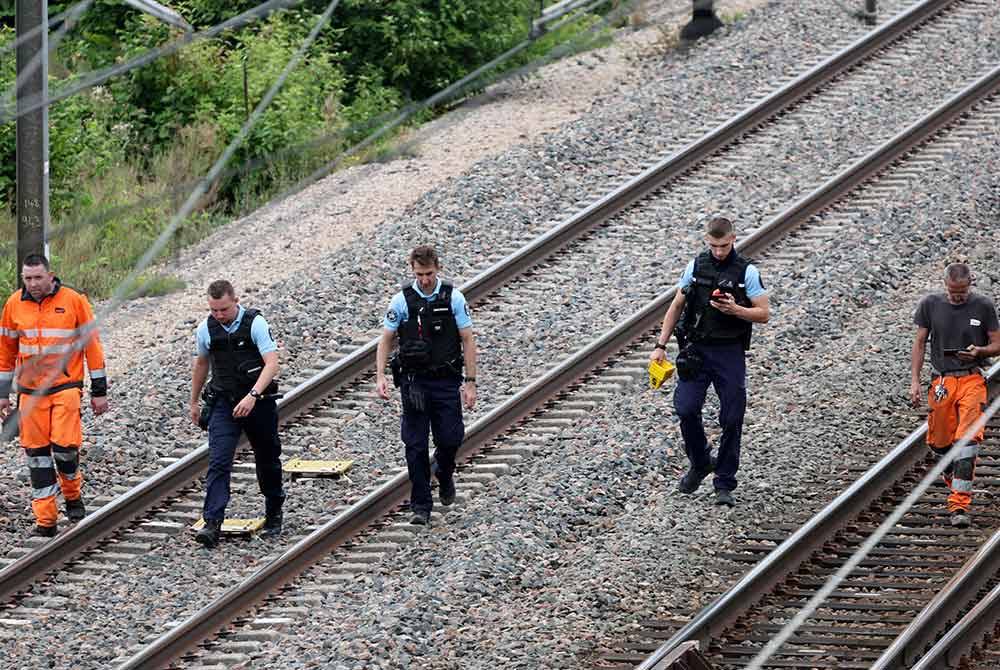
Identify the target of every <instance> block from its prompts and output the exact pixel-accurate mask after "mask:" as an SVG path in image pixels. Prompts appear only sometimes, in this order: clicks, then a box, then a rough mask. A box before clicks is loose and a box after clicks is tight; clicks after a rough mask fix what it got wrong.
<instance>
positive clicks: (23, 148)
mask: <svg viewBox="0 0 1000 670" xmlns="http://www.w3.org/2000/svg"><path fill="white" fill-rule="evenodd" d="M14 21H15V35H16V38H21V37H22V36H23V35H27V34H28V33H29V32H31V31H32V30H34V31H35V34H34V35H33V36H32V37H31V38H29V39H27V40H25V41H24V42H23V43H20V44H18V46H17V82H18V83H17V108H18V109H17V112H18V117H17V122H16V123H17V131H16V132H17V144H16V160H17V177H16V178H17V206H16V208H15V209H16V215H17V268H16V269H15V272H17V274H18V281H20V274H21V266H22V265H23V261H24V259H25V257H26V256H28V255H30V254H45V255H46V257H47V256H48V251H49V243H48V242H49V240H48V237H49V107H48V105H43V106H42V107H39V108H38V109H36V110H33V111H30V112H27V113H25V114H22V113H21V109H22V106H24V107H27V106H29V105H30V103H32V102H34V101H35V100H47V99H48V97H49V29H48V25H49V9H48V0H17V6H16V8H15V18H14ZM36 58H37V65H36V66H35V67H34V68H31V67H30V66H31V62H32V60H34V59H36ZM22 73H23V78H22ZM22 103H25V104H23V105H22Z"/></svg>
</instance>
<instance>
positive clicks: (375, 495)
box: [119, 68, 1000, 670]
mask: <svg viewBox="0 0 1000 670" xmlns="http://www.w3.org/2000/svg"><path fill="white" fill-rule="evenodd" d="M984 81H987V82H988V83H989V86H987V85H986V84H984ZM997 86H1000V68H998V69H997V70H995V71H994V72H993V73H991V75H988V76H987V77H984V78H983V79H981V80H980V81H978V82H977V83H976V84H973V85H972V86H969V87H967V88H966V89H964V90H963V91H962V92H961V93H959V94H958V95H956V96H954V97H953V98H952V99H951V100H949V101H948V102H946V103H945V104H943V105H941V106H940V107H938V108H937V109H935V110H934V112H932V113H931V114H929V115H928V116H926V117H924V118H923V119H921V120H920V121H918V122H917V123H915V124H913V125H912V126H910V127H909V128H907V129H906V130H904V131H903V132H901V133H899V134H898V135H896V136H895V137H893V138H892V139H890V140H889V141H888V142H887V143H886V144H885V145H883V146H882V147H879V148H878V149H876V150H874V151H872V152H871V153H869V154H868V155H867V156H865V157H864V158H862V159H860V160H859V161H857V162H856V163H855V164H854V165H852V166H851V167H849V168H848V169H846V170H844V171H843V172H842V173H840V174H839V175H837V176H836V177H834V178H833V179H831V180H830V181H829V182H828V183H827V184H825V185H823V186H822V187H820V188H818V189H816V190H814V191H813V192H812V193H811V194H809V195H808V196H806V197H805V198H802V199H801V200H800V201H798V202H796V203H795V204H793V205H792V206H791V207H790V208H788V209H787V210H785V211H784V212H783V213H781V214H779V215H778V216H776V217H775V218H773V219H772V220H771V221H769V222H768V223H767V224H765V225H764V226H762V227H761V228H760V229H759V230H758V231H756V232H755V233H754V234H753V235H750V236H748V237H747V238H746V239H744V240H742V241H741V242H739V243H738V244H737V245H736V246H737V248H738V249H739V250H740V252H741V253H744V254H747V255H752V254H756V253H759V252H761V251H763V250H764V249H766V248H767V247H769V246H771V245H772V244H773V243H775V242H776V241H778V240H780V239H781V237H782V236H783V235H787V234H788V233H790V232H791V231H793V230H795V229H797V228H798V227H800V226H801V225H802V224H804V223H805V222H807V221H808V220H809V218H810V217H812V216H813V215H814V214H816V213H817V212H819V211H821V210H823V209H825V208H826V207H828V206H829V205H830V204H831V203H832V202H834V201H835V200H837V199H838V198H840V197H843V196H844V195H846V194H848V193H850V192H851V191H852V190H854V189H855V188H857V186H859V185H860V184H862V183H864V181H866V180H867V179H869V178H870V177H871V176H872V175H873V174H876V173H877V172H879V171H880V170H883V169H885V168H886V167H888V166H889V165H891V164H892V163H893V162H894V161H896V160H898V159H899V158H901V157H902V156H904V155H905V154H906V153H907V152H909V151H911V150H912V149H913V148H914V147H916V146H917V145H919V144H920V143H922V142H924V141H925V140H927V139H928V138H929V137H930V136H932V135H933V134H935V133H936V132H938V131H939V130H940V129H941V128H942V127H943V126H944V125H947V123H949V122H951V121H953V120H954V119H955V118H956V117H957V116H959V115H960V114H962V113H964V112H965V111H967V110H968V108H969V107H970V106H971V104H973V103H974V102H975V101H978V100H979V99H981V98H982V97H983V96H984V95H988V92H983V91H984V90H987V89H988V91H992V90H994V89H995V88H996V87H997ZM675 294H676V288H671V289H669V290H667V291H665V292H663V293H661V294H660V295H659V296H658V297H657V298H655V299H654V300H652V301H650V302H649V303H647V304H646V305H645V306H644V307H642V308H641V309H639V310H638V311H637V312H635V313H634V314H632V315H631V316H630V317H629V318H628V319H627V320H625V321H624V322H622V323H620V324H619V325H617V326H615V327H614V328H612V329H611V330H610V331H608V332H606V333H605V334H604V335H603V336H601V337H600V338H598V339H597V340H595V341H593V342H591V343H590V344H589V345H587V346H586V347H584V348H583V349H581V350H580V351H578V352H577V353H575V354H573V355H571V356H569V357H568V358H567V359H566V360H564V361H563V362H562V363H560V364H558V365H557V366H556V367H554V368H552V369H551V370H550V371H548V372H547V373H545V374H543V375H542V376H541V377H540V378H538V379H537V380H535V381H534V382H532V383H531V384H529V385H528V386H527V387H525V388H524V389H522V390H521V391H519V392H518V393H517V394H516V395H514V396H513V397H511V398H509V399H508V400H507V401H506V402H504V403H503V404H501V405H500V406H498V407H496V408H495V409H493V410H492V411H491V412H489V413H488V414H487V415H485V416H483V417H482V418H480V419H479V420H478V421H476V422H475V423H474V424H473V425H472V426H471V427H470V428H469V430H468V431H467V433H466V437H465V441H464V442H463V444H462V447H461V448H460V449H459V451H458V456H457V460H458V461H466V460H468V459H469V458H471V457H472V456H474V455H475V454H476V453H478V452H479V451H481V450H482V449H483V448H484V447H485V446H486V445H487V444H488V443H489V441H490V440H491V439H493V438H494V437H496V436H498V435H501V434H503V433H504V432H506V431H508V430H510V429H511V428H512V427H514V426H515V425H516V424H517V423H518V422H519V421H521V420H522V419H524V418H525V417H527V416H529V415H530V414H531V413H532V412H534V411H536V410H538V409H540V408H541V407H542V406H544V405H545V404H546V403H547V402H549V401H550V400H552V399H553V398H555V397H557V396H558V395H559V394H560V393H562V392H563V391H565V390H566V388H567V387H569V386H571V385H573V384H574V383H576V382H578V381H579V380H580V379H582V378H583V377H585V376H586V375H588V374H590V373H591V372H593V371H594V370H595V369H597V368H599V367H601V366H603V365H605V364H606V362H607V361H608V359H610V358H611V357H613V356H614V355H616V354H617V353H619V352H620V351H621V350H622V349H623V348H624V347H626V346H628V344H629V343H631V342H633V341H634V340H636V339H637V338H639V337H641V336H642V335H643V334H645V333H646V332H647V331H649V330H650V329H651V328H653V327H654V326H655V325H656V324H657V323H658V322H659V319H660V318H661V317H662V314H663V312H664V310H665V309H666V308H667V306H668V305H669V304H670V302H671V301H672V300H673V298H674V296H675ZM997 370H1000V364H998V365H997V366H994V368H993V369H991V370H990V373H989V374H990V378H992V376H993V375H994V374H996V372H997ZM926 430H927V426H926V423H924V424H923V425H922V426H921V428H919V429H918V430H916V431H914V432H913V433H912V434H911V435H910V436H909V437H907V438H906V439H905V440H903V442H901V443H900V444H899V445H898V446H897V447H896V448H895V449H893V451H892V452H891V453H890V454H889V455H888V456H886V457H885V458H883V459H882V461H880V463H879V464H878V465H877V466H876V467H875V468H873V469H872V470H870V471H869V472H868V473H866V474H865V475H864V476H862V478H861V479H859V480H858V481H857V482H855V484H853V485H852V486H851V487H850V488H848V490H847V491H845V492H844V493H842V494H841V495H840V496H839V497H838V498H837V499H836V500H835V501H834V502H833V503H831V504H830V505H829V506H828V507H827V508H826V509H824V510H823V511H822V512H820V514H818V515H817V516H816V517H814V519H813V520H811V521H810V522H809V523H808V524H806V526H804V527H803V528H802V529H800V530H799V531H798V532H797V533H796V534H795V535H793V536H792V538H790V539H789V540H787V541H786V542H784V543H783V544H782V545H781V546H779V547H778V548H777V549H776V550H775V551H774V552H772V554H770V555H769V556H768V558H767V559H765V561H763V562H762V563H761V564H758V566H757V567H756V568H755V569H754V570H753V571H751V573H750V574H749V575H748V576H747V577H746V578H744V579H743V580H741V582H740V583H739V584H738V585H737V586H736V587H734V588H733V589H731V590H730V591H728V592H727V593H726V594H724V595H723V596H722V597H721V598H720V600H719V601H717V603H716V604H715V605H713V606H712V607H710V608H709V610H711V613H710V614H708V615H706V614H704V613H703V614H702V615H699V617H696V619H695V621H693V622H692V623H690V624H688V626H685V628H684V629H682V630H681V631H680V632H679V633H678V634H677V635H675V636H674V637H673V638H671V640H669V641H668V642H667V643H666V644H664V645H663V646H662V647H661V648H660V649H659V650H658V651H657V652H656V653H654V655H653V656H651V657H650V658H649V659H647V662H644V663H643V665H641V666H640V668H650V669H652V668H653V667H656V666H657V664H658V663H660V661H662V660H663V659H664V658H666V657H667V656H669V655H671V654H672V653H673V652H674V651H675V650H676V649H677V648H679V647H680V646H681V645H683V644H684V643H686V642H688V641H690V640H699V639H702V638H705V637H707V634H708V633H709V632H710V631H713V632H714V631H716V630H718V629H719V627H720V626H721V625H723V622H727V623H728V622H729V621H731V620H732V619H734V618H735V617H736V616H738V615H739V613H740V612H742V611H743V609H745V608H746V607H747V606H749V605H750V604H751V603H752V602H754V601H756V599H757V598H759V597H760V596H761V595H763V594H764V593H765V592H766V591H768V590H770V588H771V586H773V585H774V584H775V583H777V581H780V579H781V578H783V577H784V576H785V574H787V572H788V570H789V569H790V568H789V566H790V565H791V564H792V563H794V565H795V566H797V565H798V564H799V563H800V562H801V561H803V560H805V559H806V558H808V556H809V555H811V554H812V553H813V551H814V550H815V549H816V548H817V547H818V546H820V545H821V544H822V543H823V542H824V541H825V540H826V538H827V537H829V535H830V534H832V532H833V531H834V530H836V529H838V528H840V527H841V526H842V525H843V523H844V520H845V518H851V517H853V516H854V515H855V514H857V513H858V512H860V511H861V510H862V509H864V508H865V507H867V506H868V505H869V504H870V502H871V501H872V500H874V499H875V498H876V497H877V496H878V495H880V494H881V493H882V491H884V489H885V488H886V487H887V486H888V485H889V484H891V483H893V482H895V481H896V480H898V479H899V477H901V476H902V475H903V474H905V473H906V472H908V471H909V470H910V469H911V468H912V466H913V465H914V464H915V463H916V461H917V460H919V459H920V458H922V457H923V451H922V450H919V449H914V448H913V447H914V445H916V444H918V443H919V442H920V440H921V438H922V437H923V436H924V434H925V433H926ZM409 491H410V483H409V479H408V476H407V473H405V472H402V473H400V474H399V475H397V476H396V477H395V478H393V479H392V480H391V481H389V482H387V483H386V484H384V485H382V486H381V487H379V488H378V489H377V490H375V491H373V492H371V493H369V494H368V495H366V496H365V497H364V498H363V499H361V500H359V501H358V502H357V503H355V504H354V505H352V506H351V507H350V508H349V509H347V510H346V511H344V512H343V513H341V514H340V515H338V516H337V517H336V518H334V519H332V520H331V521H329V522H328V523H326V524H325V525H323V526H322V527H320V528H318V529H317V530H315V531H314V532H313V533H311V534H310V535H309V536H308V537H306V538H304V539H303V540H301V541H300V542H299V543H298V544H296V545H294V546H292V547H290V548H289V549H288V550H287V551H285V552H284V553H283V554H282V555H281V556H280V557H279V558H277V559H275V561H273V562H272V563H270V564H268V565H267V566H265V567H264V568H262V569H260V570H259V571H258V572H256V573H254V574H253V575H251V576H250V577H248V578H247V579H246V580H244V581H243V582H242V583H241V584H239V585H237V586H235V587H233V588H232V589H230V590H229V591H227V592H226V593H225V594H223V595H222V597H221V598H219V599H218V600H216V601H215V602H213V603H211V604H209V605H208V606H206V607H205V608H203V609H202V610H200V611H199V612H196V613H195V614H193V615H191V616H190V617H189V618H188V619H186V620H185V621H183V622H181V623H180V624H179V625H177V626H176V627H174V628H172V629H171V630H170V631H169V632H167V633H165V634H164V635H163V636H161V637H160V638H158V639H157V640H155V641H154V642H152V643H151V644H150V645H148V646H147V647H146V648H145V649H143V650H142V651H140V652H139V653H138V654H136V655H135V656H133V657H132V658H131V659H129V660H128V661H126V662H125V663H124V664H122V665H121V666H119V670H135V669H138V668H156V667H163V666H164V665H166V664H168V663H170V662H171V661H172V660H174V659H176V658H178V657H179V656H181V655H182V654H184V653H185V652H186V651H187V650H189V649H190V648H191V647H193V646H194V645H196V644H197V643H198V642H200V641H201V640H203V639H205V638H206V637H208V636H209V635H211V634H212V633H214V632H215V631H217V630H218V629H219V628H221V627H222V626H224V625H226V623H228V622H229V621H231V620H232V619H234V618H235V617H237V616H238V615H240V614H241V613H242V612H244V611H246V610H247V609H249V608H251V607H252V606H253V605H255V604H256V603H258V602H260V601H261V600H262V599H264V598H265V597H266V596H267V595H268V594H269V593H271V592H273V591H275V590H277V589H278V588H280V587H281V586H283V585H285V584H287V583H288V582H289V581H291V580H292V579H294V578H295V577H296V576H297V575H298V574H300V573H301V572H302V571H303V570H305V569H306V568H307V567H309V566H311V565H313V564H314V563H316V562H317V561H319V560H321V559H322V558H323V557H325V556H327V555H329V553H330V552H332V551H334V550H335V549H336V548H338V547H339V546H341V545H343V544H344V542H346V541H347V540H348V539H350V538H351V537H353V536H354V535H356V534H357V533H358V532H359V531H360V530H361V529H363V528H364V527H365V526H367V525H370V524H371V523H372V522H373V521H374V520H376V519H378V518H379V517H380V516H382V515H384V514H385V513H387V512H389V511H390V510H392V509H395V508H396V507H398V506H399V505H400V504H401V503H402V502H403V501H404V500H405V499H406V497H407V496H408V495H409Z"/></svg>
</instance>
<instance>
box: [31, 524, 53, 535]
mask: <svg viewBox="0 0 1000 670" xmlns="http://www.w3.org/2000/svg"><path fill="white" fill-rule="evenodd" d="M57 531H58V528H56V527H55V526H41V525H38V526H35V535H38V536H39V537H55V536H56V532H57Z"/></svg>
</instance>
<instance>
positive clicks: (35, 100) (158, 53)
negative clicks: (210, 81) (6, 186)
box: [0, 0, 302, 123]
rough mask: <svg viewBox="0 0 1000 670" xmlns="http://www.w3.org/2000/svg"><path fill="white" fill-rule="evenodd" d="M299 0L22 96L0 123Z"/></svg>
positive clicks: (280, 0) (274, 1)
mask: <svg viewBox="0 0 1000 670" xmlns="http://www.w3.org/2000/svg"><path fill="white" fill-rule="evenodd" d="M301 2H302V0H267V2H264V3H262V4H260V5H258V6H257V7H254V8H253V9H248V10H247V11H245V12H243V13H242V14H238V15H237V16H234V17H232V18H230V19H227V20H225V21H223V22H222V23H218V24H216V25H214V26H212V27H210V28H205V29H204V30H199V31H198V32H191V33H185V34H184V35H183V36H182V37H180V38H178V39H176V40H174V41H172V42H168V43H167V44H164V45H162V46H159V47H156V48H153V49H150V50H149V51H146V52H143V53H142V54H140V55H138V56H136V57H135V58H131V59H129V60H127V61H125V62H123V63H116V64H115V65H109V66H108V67H106V68H103V69H101V70H97V71H96V72H91V73H90V74H89V75H87V76H85V77H83V78H82V79H80V80H78V81H75V82H73V83H72V84H69V85H67V86H66V87H65V88H63V89H60V90H58V91H55V92H53V93H50V94H49V95H48V96H40V95H34V96H30V97H28V98H23V99H22V100H21V101H20V105H19V106H12V105H4V106H3V107H0V123H7V122H9V121H12V120H14V119H16V118H17V117H18V116H20V115H23V114H27V113H29V112H33V111H35V110H36V109H39V108H41V107H44V106H45V105H48V104H53V103H56V102H59V101H60V100H64V99H66V98H68V97H70V96H72V95H75V94H77V93H79V92H81V91H84V90H86V89H88V88H92V87H94V86H97V85H98V84H102V83H104V82H105V81H107V80H108V79H111V78H112V77H117V76H118V75H122V74H126V73H127V72H131V71H132V70H135V69H137V68H141V67H144V66H146V65H149V64H150V63H152V62H153V61H155V60H156V59H158V58H160V57H162V56H166V55H169V54H172V53H174V52H176V51H178V50H180V49H182V48H184V47H186V46H187V45H189V44H193V43H195V42H198V41H201V40H206V39H210V38H212V37H215V36H216V35H219V34H221V33H224V32H225V31H227V30H235V29H237V28H242V27H243V26H245V25H247V24H249V23H252V22H254V21H256V20H258V19H261V18H263V17H265V16H267V15H268V14H270V13H271V12H274V11H277V10H279V9H287V8H288V7H291V6H294V5H297V4H300V3H301ZM18 85H20V82H16V83H15V86H18Z"/></svg>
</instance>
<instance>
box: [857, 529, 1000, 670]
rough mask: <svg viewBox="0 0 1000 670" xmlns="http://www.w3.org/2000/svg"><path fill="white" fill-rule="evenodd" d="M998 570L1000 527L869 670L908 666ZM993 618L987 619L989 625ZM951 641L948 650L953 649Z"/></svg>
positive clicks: (993, 622)
mask: <svg viewBox="0 0 1000 670" xmlns="http://www.w3.org/2000/svg"><path fill="white" fill-rule="evenodd" d="M998 571H1000V531H997V532H996V533H994V534H993V536H992V537H990V539H989V540H987V541H986V543H985V544H984V545H983V546H981V547H980V548H979V550H978V551H977V552H976V554H975V555H974V556H973V557H972V558H970V559H969V560H968V561H966V562H965V564H964V565H963V566H962V568H961V570H959V571H958V572H957V573H956V574H955V576H954V577H952V578H951V579H950V580H949V581H948V583H947V584H946V585H945V586H944V588H942V589H941V590H940V591H939V592H938V593H937V595H935V596H934V598H933V599H932V600H931V601H930V602H929V603H927V605H926V606H925V607H924V608H923V609H922V610H920V613H919V614H918V615H917V616H916V617H915V618H914V619H913V621H912V622H911V623H910V625H908V626H907V627H906V628H905V629H904V630H903V632H901V633H900V634H899V635H897V636H896V639H895V640H893V642H892V644H890V645H889V646H888V647H887V648H886V650H885V651H884V652H883V653H882V655H881V656H880V657H879V658H878V660H876V661H875V663H874V664H873V665H872V666H871V668H870V670H898V669H902V668H910V667H911V666H913V664H914V663H915V662H916V661H917V660H918V659H920V658H921V656H923V654H924V651H926V649H927V647H928V646H930V645H931V644H932V643H933V642H934V641H935V640H936V639H937V637H938V635H939V634H940V633H942V632H944V631H945V630H946V628H947V623H948V622H949V621H954V620H955V619H956V618H957V617H958V615H959V614H960V613H961V611H962V610H963V609H964V608H965V607H967V606H968V604H969V603H970V602H974V601H975V599H976V596H977V595H978V594H979V592H980V591H981V590H982V589H983V588H984V587H985V586H986V585H987V583H988V582H989V580H990V579H992V578H993V577H994V576H995V575H996V574H997V572H998ZM995 622H996V619H990V620H989V621H988V622H987V627H988V628H990V629H992V628H993V626H994V624H995ZM953 645H954V643H952V644H949V645H948V648H947V651H948V652H952V651H953V650H954V648H955V647H954V646H953Z"/></svg>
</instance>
